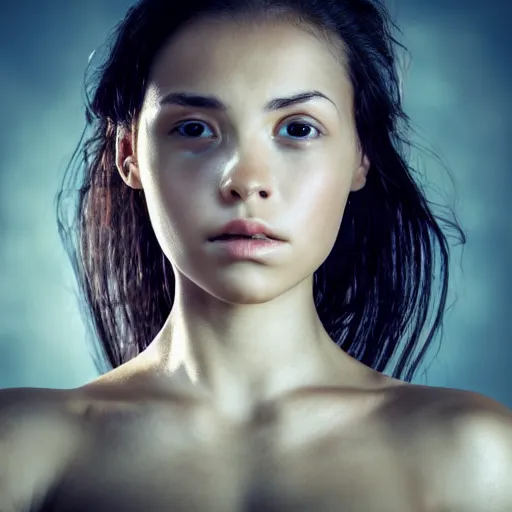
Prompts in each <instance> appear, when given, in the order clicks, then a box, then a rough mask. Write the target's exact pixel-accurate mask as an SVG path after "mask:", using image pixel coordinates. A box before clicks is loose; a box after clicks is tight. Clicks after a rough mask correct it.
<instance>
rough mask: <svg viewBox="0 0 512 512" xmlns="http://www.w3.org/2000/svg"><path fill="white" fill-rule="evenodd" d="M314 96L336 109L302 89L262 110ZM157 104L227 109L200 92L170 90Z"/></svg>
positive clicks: (317, 92)
mask: <svg viewBox="0 0 512 512" xmlns="http://www.w3.org/2000/svg"><path fill="white" fill-rule="evenodd" d="M314 98H323V99H325V100H327V101H330V102H331V103H332V104H333V105H334V106H335V107H336V110H337V109H338V107H337V106H336V104H335V103H334V101H332V100H331V99H330V98H329V97H327V96H326V95H325V94H322V93H321V92H320V91H304V92H299V93H297V94H294V95H293V96H288V97H285V98H275V99H273V100H271V101H269V102H268V103H267V104H266V105H265V107H264V110H265V111H266V112H271V111H273V110H279V109H283V108H286V107H289V106H291V105H296V104H298V103H305V102H307V101H310V100H312V99H314ZM159 105H160V106H163V105H179V106H182V107H195V108H207V109H211V110H219V111H222V112H225V111H226V110H228V107H227V105H226V104H225V103H223V102H222V101H221V100H220V99H219V98H217V97H216V96H203V95H200V94H193V93H188V92H171V93H169V94H167V95H166V96H164V97H163V98H162V99H161V100H160V102H159Z"/></svg>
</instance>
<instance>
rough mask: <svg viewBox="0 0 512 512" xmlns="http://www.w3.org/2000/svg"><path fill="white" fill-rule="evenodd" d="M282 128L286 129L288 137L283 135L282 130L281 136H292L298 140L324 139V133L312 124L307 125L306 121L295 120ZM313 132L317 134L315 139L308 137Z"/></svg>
mask: <svg viewBox="0 0 512 512" xmlns="http://www.w3.org/2000/svg"><path fill="white" fill-rule="evenodd" d="M282 128H285V129H286V131H287V135H286V134H285V135H282V134H281V130H280V131H279V136H284V137H286V136H291V137H292V138H294V139H298V140H311V139H318V138H320V137H322V133H321V132H320V130H319V129H318V128H316V127H315V126H313V125H312V124H310V123H306V122H305V121H300V120H297V119H294V120H292V121H291V122H289V123H288V124H285V125H284V126H283V127H282ZM312 130H314V131H315V132H316V133H317V135H316V136H313V137H308V135H309V134H311V133H312Z"/></svg>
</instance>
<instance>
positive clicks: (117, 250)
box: [56, 0, 466, 382]
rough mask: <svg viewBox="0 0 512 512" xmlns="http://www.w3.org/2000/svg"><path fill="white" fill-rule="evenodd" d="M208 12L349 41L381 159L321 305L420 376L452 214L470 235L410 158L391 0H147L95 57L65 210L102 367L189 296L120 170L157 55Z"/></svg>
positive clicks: (371, 347)
mask: <svg viewBox="0 0 512 512" xmlns="http://www.w3.org/2000/svg"><path fill="white" fill-rule="evenodd" d="M208 17H209V18H215V19H225V20H235V19H238V20H250V21H254V20H256V19H260V20H267V21H268V20H276V19H280V20H283V21H286V22H290V23H295V24H297V26H300V27H302V28H306V29H308V30H311V31H312V33H314V34H315V35H317V37H324V36H325V37H328V38H330V40H331V41H333V40H334V41H335V42H337V43H339V45H338V46H339V48H340V51H341V49H343V52H344V54H345V55H344V61H345V62H346V66H347V68H348V72H349V76H350V79H351V83H352V87H353V91H354V112H353V114H354V117H355V123H356V129H357V134H358V137H359V141H360V144H361V149H362V151H363V152H364V154H366V155H367V156H368V158H369V160H370V162H371V167H370V169H369V174H368V178H367V183H366V185H365V187H364V188H363V189H362V190H360V191H358V192H351V194H350V196H349V199H350V202H349V203H348V204H347V206H346V209H345V213H344V216H343V220H342V224H341V227H340V231H339V234H338V236H337V240H336V243H335V245H334V248H333V249H332V251H331V253H330V254H329V256H328V257H327V259H326V261H325V262H324V263H323V264H322V265H321V266H320V268H318V269H317V271H316V272H315V274H314V285H313V294H314V300H315V305H316V308H317V311H318V315H319V317H320V320H321V321H322V323H323V325H324V327H325V329H326V330H327V332H328V333H329V335H330V337H331V338H332V340H333V342H334V343H336V344H337V345H338V346H339V347H340V348H341V349H343V350H344V351H345V352H347V353H348V354H350V355H352V356H353V357H355V358H356V359H358V360H359V361H360V362H362V363H364V364H365V365H367V366H369V367H371V368H373V369H375V370H377V371H380V372H383V373H384V372H386V370H387V367H388V365H389V363H390V360H391V359H392V358H396V359H397V361H396V365H395V367H394V369H393V370H392V371H391V372H388V373H390V374H391V375H392V376H393V377H395V378H397V379H401V380H405V381H407V382H410V381H411V380H412V379H413V377H414V374H415V372H416V371H417V369H418V366H419V365H420V364H421V362H422V361H423V359H424V358H425V356H426V353H427V350H428V348H429V346H430V344H431V343H432V340H433V338H434V336H435V335H436V333H437V332H438V331H439V329H440V328H442V320H443V316H444V313H445V305H446V298H447V290H448V278H449V256H450V253H449V247H448V243H447V238H446V235H445V234H444V233H443V231H442V229H441V227H440V222H443V223H444V225H445V226H446V227H451V228H454V229H455V230H456V231H457V233H458V234H459V240H460V242H461V243H462V244H464V243H465V242H466V236H465V234H464V232H463V230H462V229H461V227H460V226H459V224H458V222H457V219H456V217H455V214H453V213H452V215H451V217H452V220H451V219H450V218H443V217H436V216H435V215H434V213H433V211H432V209H431V206H432V205H433V203H431V202H429V201H428V200H427V199H426V196H425V194H424V191H423V190H422V187H420V182H419V180H417V179H415V176H414V175H415V174H416V175H418V171H416V170H415V169H413V168H412V166H411V165H410V164H409V163H408V155H409V150H410V149H411V147H413V146H414V147H416V146H415V145H414V144H413V143H412V141H411V139H410V135H409V133H410V132H411V126H410V120H409V117H408V116H407V115H406V114H405V112H404V111H403V108H402V94H401V80H400V69H399V66H398V63H399V51H402V50H404V51H406V48H405V46H403V45H402V44H401V43H399V42H398V41H397V40H396V39H395V38H394V37H393V35H392V31H393V29H397V30H398V32H400V30H399V28H398V27H397V26H396V24H395V23H394V22H393V21H392V20H391V17H390V15H389V13H388V12H387V10H386V8H385V6H384V5H383V4H382V3H381V2H380V1H378V0H196V1H195V2H179V3H178V2H170V1H168V0H141V1H139V2H138V3H136V4H134V5H133V6H132V7H131V8H130V9H129V10H128V12H127V14H126V16H125V18H124V19H123V20H122V21H121V22H120V23H119V24H118V25H116V27H115V28H114V29H113V31H112V32H111V34H110V37H109V38H108V39H107V42H106V44H105V46H104V48H105V51H106V56H105V58H104V59H103V62H102V63H101V64H100V65H98V66H97V67H96V68H95V67H94V66H93V61H94V59H90V63H89V65H88V66H87V70H86V75H85V95H86V127H85V130H84V132H83V134H82V137H81V139H80V141H79V143H78V146H77V148H76V150H75V152H74V153H73V156H72V157H71V161H70V162H69V164H68V166H67V167H66V170H65V173H64V178H63V183H62V188H61V189H60V190H59V192H58V193H57V196H56V208H57V222H58V229H59V234H60V237H61V240H62V242H63V244H64V247H65V249H66V252H67V253H68V256H69V257H70V259H71V263H72V265H73V270H74V272H75V274H76V277H77V280H78V284H79V292H80V297H79V301H80V299H81V298H82V296H83V299H84V304H81V306H83V305H85V308H82V309H81V311H82V312H85V313H86V314H85V318H86V320H92V322H91V325H92V327H93V330H94V333H95V335H96V337H97V338H98V339H97V340H96V342H97V341H98V340H99V343H96V345H95V347H96V363H97V365H98V368H100V366H99V365H100V364H101V363H103V365H104V366H103V367H104V368H106V369H108V368H109V367H110V368H115V367H117V366H119V365H121V364H123V363H124V362H126V361H128V360H129V359H130V358H132V357H134V356H135V355H137V354H138V353H140V352H141V351H143V350H144V349H145V348H146V347H147V346H148V345H149V343H150V342H151V341H152V340H153V339H154V337H155V336H156V334H157V333H158V331H159V330H160V329H161V328H162V326H163V324H164V322H165V320H166V318H167V317H168V315H169V313H170V311H171V308H172V306H173V300H174V292H175V288H174V274H173V270H172V267H171V264H170V262H169V261H168V260H167V258H166V257H165V255H164V253H163V251H162V249H161V248H160V245H159V244H158V241H157V239H156V237H155V234H154V232H153V228H152V226H151V223H150V219H149V215H148V209H147V205H146V200H145V196H144V191H143V190H134V189H131V188H130V187H128V186H126V185H125V183H124V182H123V181H122V179H121V177H120V176H119V173H118V171H117V169H116V166H115V145H116V131H117V128H118V127H121V126H122V127H124V128H127V129H130V130H136V127H137V120H138V116H139V114H140V111H141V108H142V102H143V98H144V94H145V90H146V86H147V81H148V75H149V71H150V67H151V65H152V62H153V59H154V57H155V55H156V53H157V52H158V51H159V50H160V49H161V47H162V46H163V45H164V44H165V43H166V42H167V41H168V40H169V38H170V37H172V35H173V34H174V33H175V32H176V31H177V30H179V29H181V28H182V27H183V26H184V25H185V24H189V23H192V22H194V21H195V20H198V19H199V18H203V19H204V18H208ZM340 57H341V54H340ZM91 70H92V71H93V72H92V73H91ZM447 170H448V169H447ZM80 171H81V172H80ZM66 185H68V186H67V187H66ZM65 195H67V196H69V197H70V198H71V202H70V203H69V202H66V203H65V201H64V199H65ZM340 200H341V198H340ZM65 204H67V205H68V208H67V209H65V208H64V206H65ZM450 212H451V210H450ZM437 249H438V250H437ZM438 252H439V254H440V262H439V264H438V265H437V267H436V264H435V263H436V261H437V260H436V254H437V253H438ZM436 278H437V279H438V282H439V285H440V287H439V289H438V290H437V291H436V292H435V293H434V292H433V289H432V288H433V284H434V282H435V281H436ZM432 304H434V306H435V309H434V312H435V315H434V319H433V322H432V323H431V325H430V326H429V325H428V322H427V319H428V313H429V310H430V308H431V306H432ZM426 326H427V328H428V327H429V328H428V329H427V332H426V334H425V335H423V331H424V330H425V327H426ZM441 330H442V329H441ZM422 337H423V342H422V343H421V339H422ZM402 344H403V347H402V346H401V345H402ZM415 352H417V354H416V356H415V357H413V356H414V355H415ZM408 365H409V366H408ZM407 366H408V369H407V373H405V372H406V367H407ZM404 374H405V375H404Z"/></svg>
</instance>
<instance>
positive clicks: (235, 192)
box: [220, 139, 273, 201]
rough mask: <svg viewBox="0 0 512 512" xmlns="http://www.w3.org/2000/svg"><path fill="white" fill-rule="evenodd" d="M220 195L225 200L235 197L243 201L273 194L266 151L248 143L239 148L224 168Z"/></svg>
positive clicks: (270, 170) (271, 177)
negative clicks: (255, 196)
mask: <svg viewBox="0 0 512 512" xmlns="http://www.w3.org/2000/svg"><path fill="white" fill-rule="evenodd" d="M220 188H221V193H222V195H223V196H224V197H225V198H233V197H237V198H240V199H243V200H244V201H245V200H247V199H249V198H250V197H251V196H252V195H254V194H257V195H258V196H259V197H263V198H267V197H270V196H271V195H272V193H273V190H272V188H273V176H272V169H271V164H270V162H269V161H268V158H267V157H266V151H264V150H262V149H261V148H259V147H258V146H257V145H255V144H254V139H253V143H252V144H251V142H250V141H249V142H248V144H246V145H245V146H244V147H243V148H241V147H240V146H239V149H238V150H237V151H236V153H235V155H234V156H233V158H232V159H231V161H230V162H229V164H228V165H227V166H226V169H225V172H224V174H223V177H222V181H221V185H220Z"/></svg>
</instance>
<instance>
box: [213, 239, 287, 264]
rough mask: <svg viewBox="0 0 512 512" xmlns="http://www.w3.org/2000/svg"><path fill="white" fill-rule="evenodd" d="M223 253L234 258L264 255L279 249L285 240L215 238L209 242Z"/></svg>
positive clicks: (244, 258) (242, 258) (241, 258)
mask: <svg viewBox="0 0 512 512" xmlns="http://www.w3.org/2000/svg"><path fill="white" fill-rule="evenodd" d="M210 243H212V244H213V245H214V246H216V247H218V248H219V249H220V250H222V251H223V252H224V253H225V254H227V255H229V256H231V257H232V258H235V259H240V260H246V259H252V258H256V257H258V256H265V255H266V254H268V253H271V252H273V251H275V250H276V249H279V248H280V247H282V246H283V245H284V243H285V242H283V241H281V240H263V239H261V238H253V239H250V238H240V239H232V240H215V241H214V242H210Z"/></svg>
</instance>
